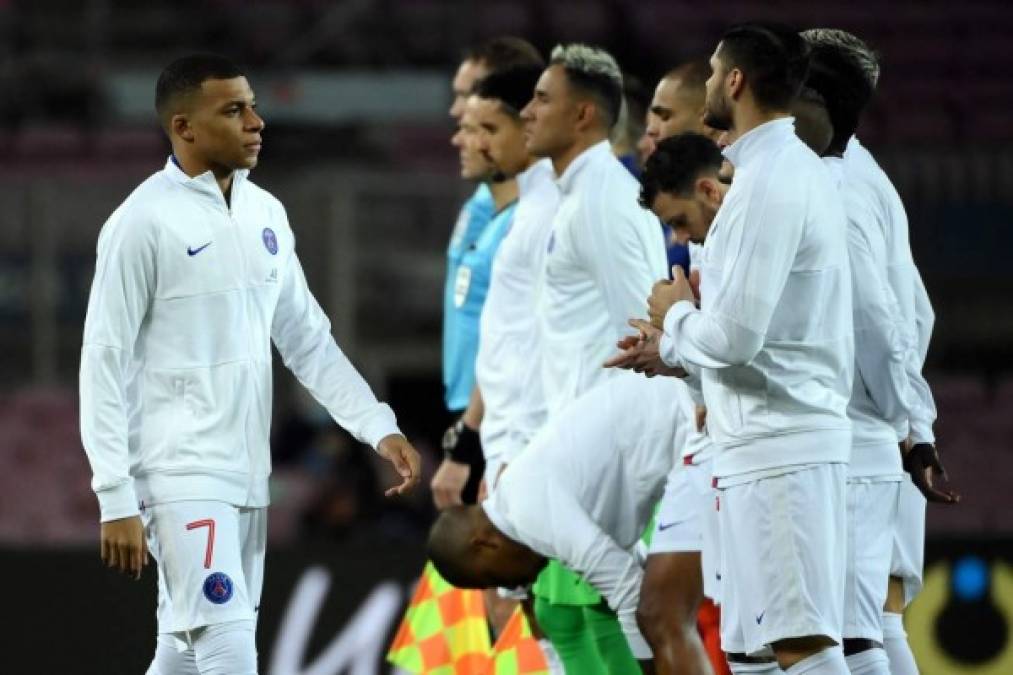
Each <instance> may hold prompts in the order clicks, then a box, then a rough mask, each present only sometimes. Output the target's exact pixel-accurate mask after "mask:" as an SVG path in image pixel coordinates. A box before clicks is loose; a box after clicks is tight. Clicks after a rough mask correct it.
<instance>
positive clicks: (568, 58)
mask: <svg viewBox="0 0 1013 675" xmlns="http://www.w3.org/2000/svg"><path fill="white" fill-rule="evenodd" d="M549 65H553V66H554V65H561V66H563V70H564V72H566V78H567V81H568V82H569V83H570V85H571V86H572V87H573V88H574V89H576V90H577V91H579V92H580V93H583V94H585V95H587V96H589V97H590V98H591V99H592V100H593V101H594V103H595V106H596V107H597V108H598V110H599V112H600V113H601V116H602V121H603V122H604V123H605V128H606V130H609V129H611V128H612V127H613V126H614V125H615V123H616V121H617V120H618V119H619V111H620V108H621V107H622V104H623V75H622V72H621V71H620V70H619V64H618V63H616V60H615V59H614V58H612V55H611V54H609V53H608V52H607V51H605V50H604V49H600V48H598V47H592V46H590V45H585V44H579V43H574V44H568V45H556V47H555V48H554V49H553V50H552V55H551V56H550V57H549Z"/></svg>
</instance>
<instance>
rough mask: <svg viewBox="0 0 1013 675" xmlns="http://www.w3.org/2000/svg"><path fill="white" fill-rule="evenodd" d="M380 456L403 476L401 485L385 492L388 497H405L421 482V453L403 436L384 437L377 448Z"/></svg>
mask: <svg viewBox="0 0 1013 675" xmlns="http://www.w3.org/2000/svg"><path fill="white" fill-rule="evenodd" d="M376 451H377V452H378V453H380V456H381V457H383V458H384V459H386V460H387V461H388V462H390V463H391V464H393V465H394V470H395V471H397V473H398V475H399V476H401V484H400V485H395V486H394V487H392V488H389V489H388V490H386V491H385V492H384V494H385V495H386V496H388V497H393V496H394V495H403V494H405V493H406V492H409V491H411V489H412V488H414V487H415V485H416V484H417V483H418V482H419V476H420V475H421V473H422V462H421V461H420V460H419V451H418V450H416V449H415V448H414V447H413V446H412V444H411V443H409V442H408V439H407V438H405V437H404V436H402V435H401V434H391V435H390V436H384V437H383V439H381V440H380V443H379V444H377V446H376Z"/></svg>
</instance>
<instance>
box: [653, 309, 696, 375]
mask: <svg viewBox="0 0 1013 675" xmlns="http://www.w3.org/2000/svg"><path fill="white" fill-rule="evenodd" d="M695 309H696V306H695V305H693V303H692V302H689V301H688V300H681V301H679V302H677V303H675V304H674V305H672V306H671V307H670V308H669V309H668V313H666V314H665V321H664V324H663V326H664V331H665V332H664V334H662V336H661V342H660V343H659V345H658V355H659V356H661V360H662V361H664V362H665V365H667V366H671V367H673V368H675V367H681V366H682V359H681V358H680V357H679V349H678V345H677V344H675V340H674V337H675V334H676V331H677V327H678V324H679V321H681V320H682V317H684V316H686V315H687V314H689V313H690V312H692V311H693V310H695Z"/></svg>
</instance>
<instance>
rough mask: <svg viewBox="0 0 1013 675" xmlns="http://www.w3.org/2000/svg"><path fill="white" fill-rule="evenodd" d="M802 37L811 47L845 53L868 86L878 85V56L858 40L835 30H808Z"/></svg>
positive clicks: (853, 36)
mask: <svg viewBox="0 0 1013 675" xmlns="http://www.w3.org/2000/svg"><path fill="white" fill-rule="evenodd" d="M802 37H803V38H805V41H806V42H808V43H809V44H810V45H811V46H816V45H827V46H833V47H837V48H838V49H841V50H843V51H846V52H847V53H848V54H850V55H851V58H853V59H854V60H855V62H856V63H857V64H858V66H859V67H860V68H861V69H862V72H863V73H865V78H866V79H867V80H868V81H869V86H871V87H872V88H873V89H875V88H876V85H878V84H879V54H878V53H876V51H875V50H874V49H872V48H871V47H870V46H869V45H867V44H865V42H863V41H862V40H861V39H860V38H858V37H857V36H855V35H853V34H852V33H849V32H847V31H844V30H840V29H837V28H810V29H809V30H804V31H802Z"/></svg>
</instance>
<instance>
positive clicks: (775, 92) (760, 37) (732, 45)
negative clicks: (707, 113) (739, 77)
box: [718, 23, 810, 110]
mask: <svg viewBox="0 0 1013 675" xmlns="http://www.w3.org/2000/svg"><path fill="white" fill-rule="evenodd" d="M809 51H810V50H809V43H808V42H806V41H805V39H804V38H802V36H800V35H799V34H798V31H797V30H795V29H793V28H791V27H789V26H784V25H781V24H775V23H745V24H740V25H738V26H734V27H732V28H730V29H728V30H727V31H726V32H725V34H724V35H722V36H721V49H720V51H719V52H718V58H719V59H720V60H721V62H722V63H723V64H724V65H725V66H726V67H727V68H728V69H732V68H738V69H739V70H741V71H742V72H743V74H744V75H745V76H746V84H747V85H748V86H749V88H750V91H752V93H753V98H754V99H755V100H756V103H757V105H759V106H760V107H762V108H765V109H767V110H787V109H788V107H789V106H790V105H791V102H792V100H793V99H794V98H795V96H797V95H798V92H799V89H800V88H801V87H802V83H803V82H804V81H805V78H806V71H807V70H808V67H809Z"/></svg>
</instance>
